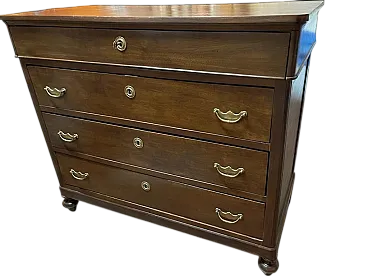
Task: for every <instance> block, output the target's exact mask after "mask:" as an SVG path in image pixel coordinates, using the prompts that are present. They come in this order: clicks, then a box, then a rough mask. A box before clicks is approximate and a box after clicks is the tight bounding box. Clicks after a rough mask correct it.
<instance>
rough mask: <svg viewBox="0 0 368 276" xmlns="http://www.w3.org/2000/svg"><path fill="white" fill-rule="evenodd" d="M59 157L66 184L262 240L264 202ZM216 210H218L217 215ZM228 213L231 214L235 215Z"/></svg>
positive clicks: (80, 160) (71, 158) (62, 156)
mask: <svg viewBox="0 0 368 276" xmlns="http://www.w3.org/2000/svg"><path fill="white" fill-rule="evenodd" d="M56 156H57V159H58V163H59V166H60V170H61V174H62V177H63V180H64V183H65V184H68V185H72V186H77V187H80V188H83V189H88V190H91V191H95V192H98V193H101V194H104V195H108V196H112V197H115V198H119V199H123V200H127V201H130V202H133V203H137V204H141V205H144V206H147V207H150V208H154V209H157V210H161V211H164V212H167V213H170V214H174V215H178V216H181V217H184V218H187V219H191V220H195V221H197V222H200V223H205V224H210V225H213V226H215V227H219V228H221V229H224V230H227V231H232V232H235V233H239V234H243V235H249V236H252V237H256V238H259V239H261V238H262V233H263V219H264V204H263V203H258V202H254V201H250V200H243V199H240V198H237V197H232V196H226V195H223V194H221V193H217V192H213V191H210V190H206V189H201V188H197V187H193V186H189V185H185V184H181V183H179V182H173V181H169V180H164V179H161V178H156V177H152V176H147V175H144V174H140V173H135V172H131V171H126V170H122V169H118V168H115V167H110V166H105V165H101V164H98V163H95V162H90V161H86V160H83V159H79V158H74V157H69V156H67V155H62V154H56ZM71 170H73V171H72V172H71ZM80 173H82V174H80ZM86 173H88V176H87V175H86ZM216 208H218V209H219V210H217V212H216ZM220 210H221V211H220ZM226 212H231V213H232V214H233V215H235V216H232V215H230V214H226Z"/></svg>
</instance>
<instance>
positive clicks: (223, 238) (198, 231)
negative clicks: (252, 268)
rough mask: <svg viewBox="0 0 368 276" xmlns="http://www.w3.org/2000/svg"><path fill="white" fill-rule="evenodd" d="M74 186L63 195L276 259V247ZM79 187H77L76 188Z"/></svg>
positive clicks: (61, 189) (62, 191)
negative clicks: (246, 239) (239, 237)
mask: <svg viewBox="0 0 368 276" xmlns="http://www.w3.org/2000/svg"><path fill="white" fill-rule="evenodd" d="M73 188H74V187H73V186H67V187H60V192H61V195H62V196H63V197H66V198H72V199H75V200H78V201H83V202H86V203H90V204H93V205H96V206H99V207H103V208H106V209H109V210H112V211H115V212H119V213H122V214H125V215H129V216H132V217H135V218H139V219H142V220H145V221H149V222H152V223H155V224H158V225H161V226H165V227H168V228H171V229H174V230H178V231H181V232H185V233H188V234H191V235H194V236H197V237H200V238H204V239H207V240H210V241H214V242H217V243H221V244H223V245H227V246H230V247H233V248H236V249H239V250H242V251H246V252H248V253H251V254H254V255H258V256H262V257H264V258H267V259H275V258H276V256H277V253H276V248H268V247H265V246H262V245H260V244H256V243H251V242H248V241H244V240H240V239H237V238H234V237H231V236H228V235H225V234H222V233H217V232H214V231H211V230H209V229H205V228H201V227H198V226H195V225H191V224H188V223H185V222H182V221H177V220H173V219H171V218H167V217H164V216H160V215H157V214H153V213H149V212H147V211H145V210H141V209H139V208H137V206H129V204H128V203H126V202H124V201H120V200H118V199H115V198H112V197H109V196H105V195H102V194H99V193H95V192H92V191H89V190H82V189H79V188H78V190H74V189H73ZM76 189H77V188H76Z"/></svg>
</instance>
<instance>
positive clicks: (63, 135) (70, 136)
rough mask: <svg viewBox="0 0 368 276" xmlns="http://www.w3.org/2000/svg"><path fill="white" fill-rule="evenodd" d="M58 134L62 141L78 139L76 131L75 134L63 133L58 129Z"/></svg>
mask: <svg viewBox="0 0 368 276" xmlns="http://www.w3.org/2000/svg"><path fill="white" fill-rule="evenodd" d="M58 135H59V137H60V139H61V140H63V141H64V142H68V143H71V142H73V141H75V140H77V139H78V134H76V133H75V134H70V133H69V132H68V133H64V132H62V131H61V130H59V132H58Z"/></svg>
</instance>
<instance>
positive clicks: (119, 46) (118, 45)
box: [112, 36, 127, 52]
mask: <svg viewBox="0 0 368 276" xmlns="http://www.w3.org/2000/svg"><path fill="white" fill-rule="evenodd" d="M112 46H113V47H114V49H116V50H118V51H120V52H124V51H125V49H126V47H127V43H126V41H125V38H124V37H122V36H118V37H117V38H115V40H114V42H113V43H112Z"/></svg>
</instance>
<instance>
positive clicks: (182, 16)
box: [0, 1, 324, 24]
mask: <svg viewBox="0 0 368 276" xmlns="http://www.w3.org/2000/svg"><path fill="white" fill-rule="evenodd" d="M323 4H324V1H309V2H307V1H303V2H301V3H295V1H290V2H274V3H272V2H270V3H239V4H212V5H161V6H153V5H152V6H151V5H150V6H81V7H71V8H60V9H49V10H43V11H35V12H22V13H16V14H9V15H3V16H0V19H1V20H27V21H31V20H35V21H41V20H57V21H65V22H70V21H80V22H85V21H87V22H91V21H92V22H98V23H100V22H119V23H129V22H134V23H141V22H142V23H165V24H167V23H175V24H178V23H180V24H183V23H194V24H201V23H206V24H211V23H227V24H229V23H237V24H239V23H240V24H241V23H247V24H253V23H263V24H264V23H265V22H267V23H268V24H272V23H299V24H303V23H305V22H306V21H308V20H309V17H310V15H311V14H314V13H316V12H317V11H318V10H319V9H320V8H321V7H322V6H323Z"/></svg>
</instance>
